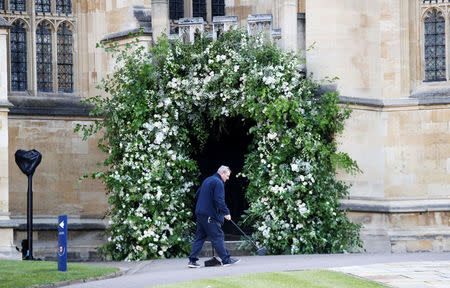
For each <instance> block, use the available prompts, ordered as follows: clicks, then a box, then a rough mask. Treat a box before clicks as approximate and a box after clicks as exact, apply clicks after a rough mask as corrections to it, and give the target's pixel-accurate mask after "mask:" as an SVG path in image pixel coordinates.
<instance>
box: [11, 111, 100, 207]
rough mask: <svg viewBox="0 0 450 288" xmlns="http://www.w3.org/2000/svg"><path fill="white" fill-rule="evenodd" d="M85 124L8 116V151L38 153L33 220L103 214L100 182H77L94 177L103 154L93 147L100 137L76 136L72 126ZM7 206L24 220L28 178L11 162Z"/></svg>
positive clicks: (45, 118) (58, 118) (57, 118)
mask: <svg viewBox="0 0 450 288" xmlns="http://www.w3.org/2000/svg"><path fill="white" fill-rule="evenodd" d="M78 123H80V124H86V123H89V122H88V121H87V120H86V119H83V118H79V119H74V118H68V117H26V116H11V117H10V119H9V151H10V154H11V153H14V151H16V150H17V149H24V150H30V149H36V150H38V151H39V152H41V154H42V161H41V164H40V165H39V167H38V168H37V169H36V172H35V176H34V178H33V192H34V193H33V199H34V203H35V204H34V213H35V215H59V214H69V215H95V216H99V215H103V213H104V211H105V209H106V207H107V201H106V196H105V189H104V187H103V185H101V183H100V181H93V180H85V181H83V182H81V183H78V178H79V177H81V176H83V174H85V173H89V172H94V171H95V170H96V169H97V166H96V164H97V163H98V162H102V161H103V160H104V158H105V155H104V154H103V153H101V152H100V151H99V149H98V148H97V140H98V138H97V137H95V138H90V139H89V140H88V141H82V133H81V132H79V133H74V132H73V129H74V128H75V126H76V124H78ZM9 177H10V187H9V193H10V201H9V209H10V212H11V213H12V214H13V215H16V216H17V215H26V191H27V178H26V177H25V176H24V175H23V174H22V172H21V171H20V169H19V168H18V167H17V165H16V163H15V162H14V157H10V158H9Z"/></svg>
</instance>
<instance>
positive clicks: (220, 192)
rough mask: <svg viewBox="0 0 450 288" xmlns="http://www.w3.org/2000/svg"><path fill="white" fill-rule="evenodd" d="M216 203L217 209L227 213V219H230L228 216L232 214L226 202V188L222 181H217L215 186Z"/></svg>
mask: <svg viewBox="0 0 450 288" xmlns="http://www.w3.org/2000/svg"><path fill="white" fill-rule="evenodd" d="M214 205H215V206H216V209H217V211H218V212H219V213H220V214H222V215H225V219H227V220H230V219H231V217H229V218H230V219H228V218H227V216H230V210H228V207H227V204H226V203H225V190H224V188H223V184H222V183H216V185H215V187H214Z"/></svg>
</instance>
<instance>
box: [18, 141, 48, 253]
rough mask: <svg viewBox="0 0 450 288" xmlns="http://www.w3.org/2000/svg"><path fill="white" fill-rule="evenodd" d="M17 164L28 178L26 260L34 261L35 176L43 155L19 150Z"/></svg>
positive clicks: (33, 151) (32, 151)
mask: <svg viewBox="0 0 450 288" xmlns="http://www.w3.org/2000/svg"><path fill="white" fill-rule="evenodd" d="M14 156H15V158H16V164H17V166H19V168H20V170H22V172H23V174H25V175H27V177H28V195H27V234H28V235H27V236H28V238H27V242H28V243H27V244H28V247H27V253H26V257H25V258H24V260H33V187H32V182H33V174H34V171H35V170H36V167H37V166H38V165H39V163H41V160H42V155H41V153H39V152H38V151H36V150H34V149H33V150H30V151H25V150H17V151H16V153H15V154H14Z"/></svg>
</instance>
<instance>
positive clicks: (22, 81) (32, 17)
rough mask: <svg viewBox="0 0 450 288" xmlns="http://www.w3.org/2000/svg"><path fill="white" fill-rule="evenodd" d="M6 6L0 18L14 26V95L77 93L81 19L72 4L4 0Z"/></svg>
mask: <svg viewBox="0 0 450 288" xmlns="http://www.w3.org/2000/svg"><path fill="white" fill-rule="evenodd" d="M2 3H4V9H3V10H2V9H1V8H2V7H1V6H0V14H1V15H2V17H3V18H4V19H5V20H6V21H8V22H9V23H11V24H12V27H11V29H10V33H9V34H10V37H9V39H10V40H9V43H8V45H9V47H8V48H9V49H8V58H9V59H8V71H9V81H10V83H9V90H10V92H21V91H28V93H31V94H34V95H36V93H38V94H39V93H47V92H58V93H73V92H74V90H75V89H74V83H76V75H75V74H74V71H76V69H75V68H74V67H76V63H75V61H74V59H76V58H74V51H76V49H75V47H74V39H75V34H74V33H75V31H76V29H75V27H76V21H77V19H76V15H74V14H73V11H72V1H71V0H33V2H31V1H25V0H0V4H2ZM27 5H28V6H27ZM27 7H28V8H30V7H32V9H29V10H26V8H27ZM16 11H24V12H21V13H17V12H16ZM33 27H35V28H33ZM32 35H33V36H34V37H33V36H32ZM31 51H33V53H31ZM34 51H35V52H34ZM16 95H22V94H16Z"/></svg>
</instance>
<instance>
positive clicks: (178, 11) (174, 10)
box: [169, 0, 184, 20]
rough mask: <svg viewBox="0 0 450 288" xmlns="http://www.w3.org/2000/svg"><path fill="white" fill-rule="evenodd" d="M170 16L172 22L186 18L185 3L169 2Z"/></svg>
mask: <svg viewBox="0 0 450 288" xmlns="http://www.w3.org/2000/svg"><path fill="white" fill-rule="evenodd" d="M169 14H170V19H171V20H178V19H180V18H183V17H184V1H183V0H169Z"/></svg>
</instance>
